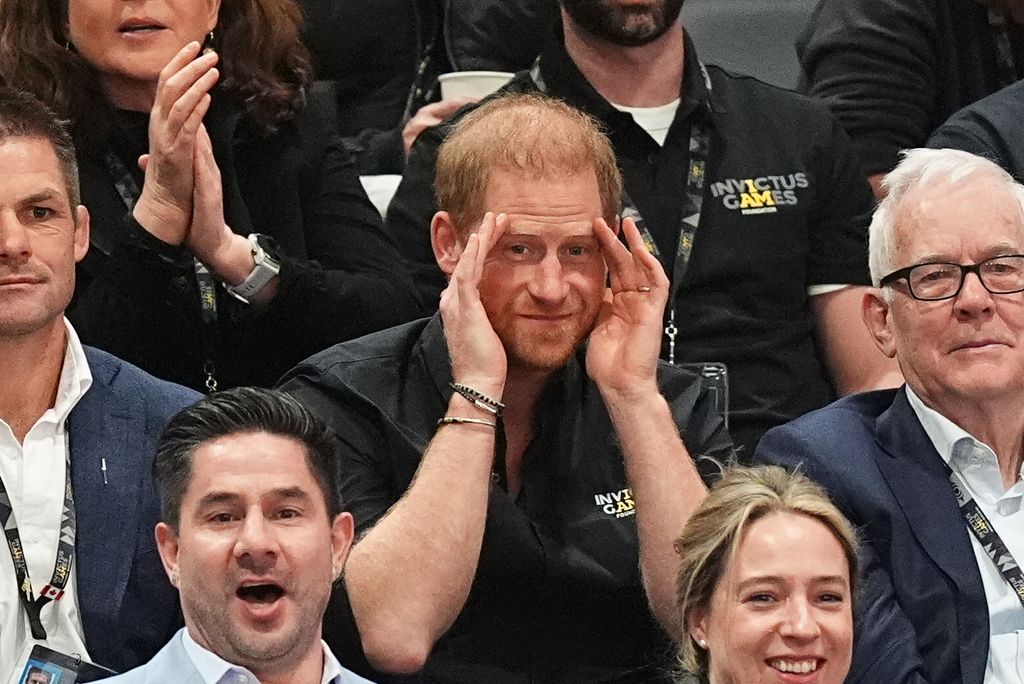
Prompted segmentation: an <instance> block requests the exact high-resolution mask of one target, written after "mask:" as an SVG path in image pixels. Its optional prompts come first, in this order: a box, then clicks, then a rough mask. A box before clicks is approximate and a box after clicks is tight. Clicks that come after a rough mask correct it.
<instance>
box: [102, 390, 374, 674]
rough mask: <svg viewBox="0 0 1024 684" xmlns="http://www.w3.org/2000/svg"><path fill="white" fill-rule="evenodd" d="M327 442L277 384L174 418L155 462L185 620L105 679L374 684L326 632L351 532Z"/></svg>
mask: <svg viewBox="0 0 1024 684" xmlns="http://www.w3.org/2000/svg"><path fill="white" fill-rule="evenodd" d="M334 449H335V442H334V441H333V438H332V436H331V434H330V431H329V430H328V429H327V427H326V426H325V425H323V423H322V422H320V421H319V420H317V419H316V418H315V417H314V416H313V415H312V414H311V413H310V412H309V411H307V410H306V409H305V408H303V406H302V405H301V404H299V403H298V402H297V401H295V399H293V398H292V397H290V396H288V395H286V394H283V393H281V392H275V391H273V390H266V389H258V388H251V387H241V388H236V389H232V390H228V391H225V392H220V393H216V394H212V395H210V396H208V397H206V398H204V399H203V400H202V401H200V402H198V403H197V404H195V405H194V406H191V407H189V408H187V409H185V410H183V411H181V412H180V413H178V414H177V415H176V416H175V417H174V418H172V419H171V422H170V423H168V425H167V428H166V429H165V430H164V433H163V434H162V435H161V437H160V444H159V446H158V447H157V454H156V457H155V459H154V462H153V474H154V479H155V480H156V485H157V489H158V493H159V497H160V514H161V520H162V522H160V523H158V524H157V526H156V541H157V547H158V549H159V551H160V559H161V560H162V561H163V565H164V569H165V570H166V572H167V576H168V577H169V578H170V581H171V584H173V585H174V586H175V587H177V588H178V591H179V592H180V594H181V607H182V612H183V613H184V615H185V627H184V628H183V629H181V630H180V631H179V632H178V633H177V634H176V635H175V636H174V637H173V638H172V639H171V640H170V642H168V644H167V645H166V646H165V647H164V648H163V650H161V651H160V652H159V653H157V654H156V656H154V657H153V659H152V660H151V661H150V662H149V663H147V664H146V665H143V666H142V667H139V668H136V669H135V670H132V671H131V672H128V673H126V674H124V675H121V676H119V677H114V678H112V679H110V680H109V681H110V682H111V683H112V684H114V683H116V684H134V683H139V684H144V683H146V682H149V683H153V684H155V683H157V682H169V681H174V682H184V683H186V684H221V683H225V682H231V683H232V684H309V683H311V682H321V684H369V683H368V682H367V681H366V680H365V679H363V678H362V677H359V676H357V675H354V674H353V673H351V672H349V671H348V670H346V669H345V668H343V667H342V666H341V664H340V663H339V662H338V660H337V658H335V657H334V655H333V654H332V653H331V650H330V648H328V646H327V645H326V644H325V643H323V641H321V639H320V629H321V628H320V623H321V618H322V617H323V613H324V608H325V607H326V606H327V600H328V598H329V596H330V593H331V584H332V582H333V581H334V580H337V579H338V577H339V576H340V574H341V569H342V566H343V565H344V563H345V556H346V555H347V553H348V549H349V546H350V544H351V543H352V516H351V515H349V514H348V513H346V512H344V511H343V505H342V499H341V497H340V495H339V493H338V487H337V471H336V470H334V459H335V455H334Z"/></svg>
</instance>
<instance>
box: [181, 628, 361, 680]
mask: <svg viewBox="0 0 1024 684" xmlns="http://www.w3.org/2000/svg"><path fill="white" fill-rule="evenodd" d="M320 644H321V645H322V647H323V649H324V672H323V676H322V677H321V678H320V684H345V670H344V669H343V668H342V667H341V663H339V662H338V659H337V658H335V657H334V654H333V653H331V649H330V648H328V646H327V644H326V643H325V642H324V641H323V640H321V641H320ZM181 645H182V647H183V648H184V649H185V655H187V656H188V659H189V660H191V661H192V665H193V666H195V668H196V671H198V672H199V676H200V677H202V680H203V682H204V683H205V684H219V683H220V682H221V681H222V680H223V681H225V682H230V681H232V680H230V679H225V677H226V676H227V675H229V674H245V675H248V676H249V677H251V678H252V681H259V680H258V679H257V678H256V676H255V675H254V674H252V672H250V671H249V670H247V669H245V668H244V667H240V666H238V665H232V664H231V663H229V662H228V661H226V660H224V659H223V658H221V657H220V656H218V655H217V654H216V653H213V652H212V651H209V650H207V649H206V648H204V647H202V646H200V645H199V644H198V643H196V641H195V639H193V638H192V635H191V634H189V632H188V629H187V628H183V629H182V630H181Z"/></svg>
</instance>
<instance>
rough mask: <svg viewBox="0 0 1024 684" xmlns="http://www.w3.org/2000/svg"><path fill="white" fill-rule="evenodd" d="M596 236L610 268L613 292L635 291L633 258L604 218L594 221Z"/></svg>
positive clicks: (635, 281)
mask: <svg viewBox="0 0 1024 684" xmlns="http://www.w3.org/2000/svg"><path fill="white" fill-rule="evenodd" d="M594 235H595V237H597V241H598V243H599V244H600V245H601V252H602V253H603V254H604V262H605V264H606V265H607V266H608V277H609V280H610V282H611V288H612V292H624V291H627V290H635V289H636V288H637V277H636V268H635V267H634V265H633V257H632V256H631V255H630V253H629V250H628V249H626V246H625V245H623V244H622V242H620V241H619V238H618V237H617V236H616V235H615V232H614V231H612V229H611V228H610V227H608V223H607V222H606V221H605V220H604V219H603V218H600V217H598V218H597V219H596V220H595V221H594Z"/></svg>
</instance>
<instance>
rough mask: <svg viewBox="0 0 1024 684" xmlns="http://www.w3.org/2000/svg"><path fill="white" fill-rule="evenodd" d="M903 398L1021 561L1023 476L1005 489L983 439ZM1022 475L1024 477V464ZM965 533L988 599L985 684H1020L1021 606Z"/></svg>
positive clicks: (1023, 671) (913, 398) (1023, 653)
mask: <svg viewBox="0 0 1024 684" xmlns="http://www.w3.org/2000/svg"><path fill="white" fill-rule="evenodd" d="M907 398H908V399H909V400H910V406H911V408H913V409H914V413H915V414H917V418H918V420H920V421H921V426H922V427H923V428H924V431H925V433H926V434H927V435H928V439H930V440H931V442H932V445H934V446H935V450H936V451H938V452H939V455H940V456H941V457H942V459H943V460H944V461H945V462H946V463H947V464H948V465H949V467H950V468H951V469H952V470H953V471H954V472H955V473H956V474H957V475H959V476H960V479H961V480H962V481H963V483H964V486H965V487H966V488H967V491H968V492H970V495H971V496H972V497H974V501H975V502H976V503H977V504H978V507H979V508H981V510H982V512H983V513H984V514H985V516H986V517H987V518H988V519H989V522H990V523H992V527H994V528H995V530H996V532H998V533H999V536H1000V537H1001V538H1002V540H1003V543H1004V544H1006V548H1007V549H1008V550H1009V551H1010V554H1011V555H1012V556H1013V557H1014V559H1015V560H1016V561H1017V562H1018V563H1022V562H1024V506H1022V505H1021V502H1022V500H1024V480H1022V479H1018V480H1017V482H1016V484H1014V485H1013V486H1012V487H1010V489H1005V488H1004V487H1003V480H1002V476H1001V475H1000V473H999V462H998V461H997V459H996V454H995V452H994V451H992V449H991V448H990V447H989V446H988V445H987V444H984V443H983V442H979V441H978V440H976V439H975V438H974V437H972V436H971V435H970V434H968V433H967V432H966V431H964V430H963V429H962V428H960V427H959V426H957V425H956V424H954V423H953V422H952V421H951V420H949V419H948V418H946V417H945V416H943V415H941V414H940V413H938V412H937V411H934V410H933V409H931V408H929V407H928V406H926V405H925V404H924V402H923V401H921V399H920V398H919V397H918V396H917V395H916V394H914V391H913V390H911V389H910V386H909V385H908V386H907ZM1021 476H1022V477H1024V468H1022V472H1021ZM964 525H965V526H966V525H967V523H966V522H965V523H964ZM967 536H969V537H970V538H971V548H973V549H974V558H975V560H976V561H977V563H978V569H979V570H980V571H981V583H982V585H983V586H984V588H985V600H986V601H987V603H988V621H989V648H988V663H987V664H986V666H985V684H1021V682H1024V606H1022V605H1021V603H1020V600H1019V599H1018V598H1017V595H1016V594H1015V593H1014V591H1013V589H1011V588H1010V585H1009V584H1007V582H1006V580H1005V579H1003V576H1002V575H1000V574H999V570H998V569H997V568H996V565H995V563H993V562H992V558H991V557H990V556H989V555H988V554H987V553H985V549H983V548H982V546H981V543H980V542H979V541H978V539H977V537H975V536H974V533H972V532H971V531H970V530H968V532H967ZM951 638H952V637H951Z"/></svg>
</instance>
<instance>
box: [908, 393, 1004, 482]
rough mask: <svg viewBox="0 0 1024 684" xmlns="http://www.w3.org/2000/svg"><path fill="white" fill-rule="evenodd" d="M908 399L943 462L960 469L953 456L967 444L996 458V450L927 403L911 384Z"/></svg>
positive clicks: (961, 451)
mask: <svg viewBox="0 0 1024 684" xmlns="http://www.w3.org/2000/svg"><path fill="white" fill-rule="evenodd" d="M906 387H907V400H908V401H909V402H910V408H912V409H913V410H914V414H915V415H917V419H918V420H919V421H920V422H921V427H923V428H924V432H925V434H926V435H928V439H929V440H930V441H931V443H932V446H934V447H935V450H936V451H938V452H939V456H941V457H942V460H943V462H945V464H946V465H948V466H950V467H951V468H954V469H955V470H959V466H957V465H955V464H954V463H953V457H954V455H955V454H959V453H963V451H964V447H965V446H972V447H975V448H977V449H981V450H983V451H988V452H989V453H991V455H992V458H993V459H995V452H993V451H992V449H991V447H989V446H988V445H987V444H985V443H984V442H981V441H979V440H977V439H975V438H974V437H973V436H972V435H971V434H970V433H969V432H967V431H966V430H964V429H963V428H962V427H960V426H959V425H957V424H956V423H954V422H953V421H951V420H950V419H949V418H947V417H946V416H944V415H942V414H941V413H939V412H938V411H936V410H935V409H933V408H931V407H930V406H928V405H926V404H925V403H924V402H923V401H922V400H921V398H920V397H919V396H917V394H915V393H914V390H913V389H911V387H910V385H907V386H906Z"/></svg>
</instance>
